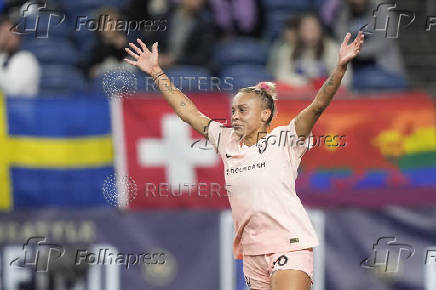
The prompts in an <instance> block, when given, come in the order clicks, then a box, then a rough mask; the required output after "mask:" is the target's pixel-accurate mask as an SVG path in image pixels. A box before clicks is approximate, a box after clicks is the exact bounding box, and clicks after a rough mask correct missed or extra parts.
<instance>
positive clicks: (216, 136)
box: [207, 120, 225, 152]
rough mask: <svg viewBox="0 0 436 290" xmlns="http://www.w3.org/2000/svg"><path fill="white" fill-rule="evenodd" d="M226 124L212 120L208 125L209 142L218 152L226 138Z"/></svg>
mask: <svg viewBox="0 0 436 290" xmlns="http://www.w3.org/2000/svg"><path fill="white" fill-rule="evenodd" d="M224 128H225V126H224V124H222V123H220V122H216V121H214V120H210V121H209V124H208V125H207V140H209V142H210V144H212V146H213V148H215V151H216V152H219V145H220V143H221V142H222V141H223V138H224Z"/></svg>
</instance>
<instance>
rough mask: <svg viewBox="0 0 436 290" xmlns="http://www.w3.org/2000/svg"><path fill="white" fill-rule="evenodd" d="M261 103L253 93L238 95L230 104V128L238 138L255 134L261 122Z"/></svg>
mask: <svg viewBox="0 0 436 290" xmlns="http://www.w3.org/2000/svg"><path fill="white" fill-rule="evenodd" d="M263 111H264V110H263V108H262V103H261V100H260V98H259V96H257V95H256V94H254V93H238V94H237V95H236V96H235V97H234V98H233V102H232V127H233V129H234V130H235V133H236V135H237V136H239V137H241V138H242V137H244V136H250V135H252V134H257V132H258V130H259V128H261V126H262V125H263V122H262V112H263Z"/></svg>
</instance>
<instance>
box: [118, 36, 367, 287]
mask: <svg viewBox="0 0 436 290" xmlns="http://www.w3.org/2000/svg"><path fill="white" fill-rule="evenodd" d="M350 38H351V34H350V33H347V35H346V36H345V39H344V41H343V43H342V44H341V47H340V49H339V57H338V64H337V67H336V69H335V71H334V72H333V73H332V74H331V75H330V77H329V79H328V80H327V81H326V82H325V83H324V85H323V87H322V88H321V89H320V90H319V92H318V93H317V95H316V97H315V99H314V100H313V102H312V103H311V104H310V105H309V106H308V107H307V108H305V109H304V110H302V111H301V112H300V113H299V114H298V115H297V116H296V117H295V118H294V119H292V120H291V121H290V123H289V124H288V125H286V126H278V127H276V128H274V129H273V130H272V131H271V132H269V133H267V129H268V128H269V125H270V123H271V121H272V118H273V116H274V115H275V113H276V105H275V102H274V101H275V94H274V91H273V85H272V84H271V83H259V84H258V85H256V86H254V87H249V88H244V89H241V90H239V92H238V93H237V94H236V95H235V96H234V98H233V102H232V128H226V127H224V126H223V125H222V124H221V123H218V122H216V121H213V120H211V119H210V118H208V117H206V116H205V115H203V114H202V113H201V112H200V111H199V110H198V109H197V107H196V106H195V105H194V104H193V103H192V102H191V100H190V99H189V98H188V97H187V96H185V95H184V94H183V93H182V92H181V91H180V90H178V89H177V88H176V87H174V85H173V84H172V83H171V82H170V80H169V78H168V77H167V76H166V75H165V73H164V72H163V71H162V69H161V68H160V66H159V63H158V44H157V43H154V44H153V46H152V50H151V51H150V50H149V49H148V48H147V46H146V45H145V44H144V43H143V42H142V41H141V40H140V39H138V40H137V41H138V43H139V45H140V48H139V47H137V46H136V45H135V44H133V43H130V44H129V45H130V47H131V48H132V49H133V51H132V50H130V49H129V48H126V51H127V52H128V53H129V54H130V55H131V56H132V57H133V58H134V60H129V59H126V62H127V63H129V64H131V65H134V66H136V67H138V68H139V69H140V70H142V71H143V72H145V73H147V74H149V75H151V76H152V77H153V79H154V80H155V82H156V84H157V85H158V87H159V89H160V91H161V92H162V94H163V96H164V98H165V100H166V101H167V102H168V103H169V105H170V106H171V107H172V108H173V109H174V111H175V112H176V114H177V115H178V116H179V117H180V118H181V119H182V120H183V121H184V122H186V123H188V124H190V125H191V126H192V128H194V129H195V130H196V131H197V132H199V133H200V134H202V135H203V136H204V137H205V138H207V139H208V140H209V141H210V143H211V144H212V145H213V146H214V147H215V149H217V150H218V152H219V154H220V156H221V158H222V160H223V163H224V168H225V179H226V184H229V185H231V194H230V196H229V201H230V205H231V207H232V215H233V220H234V226H235V231H236V235H235V239H234V256H235V258H241V257H242V258H243V267H244V275H245V279H246V281H247V284H248V286H249V287H250V289H261V290H264V289H265V290H266V289H272V290H297V289H298V290H307V289H310V288H311V284H312V283H313V282H312V277H313V251H312V248H313V247H316V246H318V245H319V241H318V238H317V235H316V233H315V231H314V229H313V226H312V224H311V222H310V219H309V217H308V215H307V213H306V211H305V209H304V208H303V206H302V204H301V202H300V199H299V198H298V196H297V195H296V192H295V179H296V177H297V168H298V166H299V164H300V160H301V156H302V155H303V153H304V152H305V151H306V150H307V148H309V147H310V139H311V138H310V136H311V131H312V128H313V126H314V124H315V122H316V121H317V120H318V118H319V116H320V115H321V114H322V112H323V111H324V110H325V109H326V108H327V106H328V105H329V103H330V101H331V100H332V98H333V96H334V95H335V93H336V90H337V89H338V87H339V85H340V83H341V80H342V78H343V77H344V74H345V72H346V70H347V64H348V62H350V60H352V59H353V58H355V57H356V56H357V55H358V54H359V51H360V48H361V46H362V44H363V33H362V32H359V34H358V36H357V37H356V39H355V40H354V41H353V42H352V43H351V44H349V41H350ZM266 133H267V134H266ZM261 134H263V135H265V134H266V135H265V136H264V137H263V138H262V139H261V140H259V136H260V135H261ZM288 134H290V137H292V136H294V137H295V136H297V137H298V139H299V140H302V141H303V142H288V145H287V146H284V145H286V143H284V141H283V140H282V141H281V140H280V138H283V137H284V136H288ZM271 137H274V138H275V142H271V144H270V143H269V139H270V138H271ZM258 141H260V142H258ZM280 141H281V142H280ZM294 141H296V139H294ZM301 143H303V144H301ZM289 145H290V146H289Z"/></svg>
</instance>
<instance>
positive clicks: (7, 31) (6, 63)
mask: <svg viewBox="0 0 436 290" xmlns="http://www.w3.org/2000/svg"><path fill="white" fill-rule="evenodd" d="M13 26H14V23H13V22H12V21H10V20H9V19H7V18H2V19H1V20H0V90H1V91H3V92H4V93H5V94H8V95H21V96H35V95H36V94H37V93H38V90H39V81H40V75H41V69H40V66H39V63H38V60H37V59H36V57H35V56H34V55H33V54H32V53H30V52H28V51H24V50H20V49H19V47H20V41H21V38H20V35H19V34H17V33H13V32H12V31H11V28H12V27H13Z"/></svg>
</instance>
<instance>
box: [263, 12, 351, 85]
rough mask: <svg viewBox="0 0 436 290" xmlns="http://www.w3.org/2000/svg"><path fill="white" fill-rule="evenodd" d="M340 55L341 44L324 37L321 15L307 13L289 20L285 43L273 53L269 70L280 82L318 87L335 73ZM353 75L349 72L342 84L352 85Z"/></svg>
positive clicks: (284, 36) (280, 43) (277, 46)
mask: <svg viewBox="0 0 436 290" xmlns="http://www.w3.org/2000/svg"><path fill="white" fill-rule="evenodd" d="M338 54H339V45H338V44H337V43H336V42H335V41H333V40H332V39H330V38H329V37H327V36H325V35H324V32H323V27H322V25H321V23H320V20H319V18H318V16H317V15H316V14H314V13H306V14H304V15H302V16H301V17H299V18H295V17H294V18H290V19H288V20H287V21H286V23H285V28H284V31H283V34H282V40H279V42H278V43H276V44H274V45H273V48H272V50H271V52H270V57H269V61H268V68H269V70H270V72H271V74H272V75H273V76H274V78H275V79H276V80H277V81H279V82H283V83H287V84H289V85H291V86H294V87H302V86H314V87H317V88H318V87H320V84H321V83H322V82H323V81H324V80H325V79H326V78H327V77H328V76H329V75H330V74H331V73H332V72H333V71H334V69H335V67H336V65H337V62H338ZM349 70H351V67H349ZM350 76H351V72H348V73H347V74H346V75H345V77H344V79H343V81H342V85H349V84H350Z"/></svg>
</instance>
